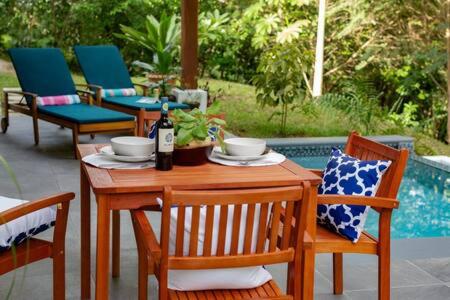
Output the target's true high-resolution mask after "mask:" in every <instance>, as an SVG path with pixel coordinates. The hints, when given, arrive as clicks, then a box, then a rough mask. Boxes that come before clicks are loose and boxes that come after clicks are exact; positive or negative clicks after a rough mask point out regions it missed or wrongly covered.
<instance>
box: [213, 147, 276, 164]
mask: <svg viewBox="0 0 450 300" xmlns="http://www.w3.org/2000/svg"><path fill="white" fill-rule="evenodd" d="M212 151H213V153H214V155H216V156H217V157H219V158H223V159H226V160H233V161H252V160H258V159H261V158H265V157H267V155H268V154H269V152H270V149H268V148H266V150H265V151H264V153H263V154H261V155H255V156H233V155H228V154H224V153H223V152H222V148H220V146H216V147H214V148H213V150H212Z"/></svg>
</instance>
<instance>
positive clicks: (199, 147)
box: [171, 102, 226, 166]
mask: <svg viewBox="0 0 450 300" xmlns="http://www.w3.org/2000/svg"><path fill="white" fill-rule="evenodd" d="M215 103H218V102H215ZM217 107H218V105H212V106H211V107H210V108H208V110H207V112H206V113H203V112H201V111H200V110H199V109H197V108H195V109H193V110H191V111H189V112H185V111H183V110H180V109H176V110H174V111H173V114H172V116H171V119H172V121H173V123H174V129H175V150H174V153H173V160H174V164H176V165H191V166H192V165H200V164H203V163H205V162H207V161H208V154H209V151H210V149H211V147H213V146H214V145H217V144H222V142H223V135H224V131H223V126H225V125H226V123H225V121H224V120H223V119H221V118H220V116H219V115H218V114H217V112H216V110H217Z"/></svg>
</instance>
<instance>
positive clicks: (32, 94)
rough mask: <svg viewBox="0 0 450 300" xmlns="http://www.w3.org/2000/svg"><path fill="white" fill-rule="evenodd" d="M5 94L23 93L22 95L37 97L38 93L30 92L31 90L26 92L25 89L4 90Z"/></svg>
mask: <svg viewBox="0 0 450 300" xmlns="http://www.w3.org/2000/svg"><path fill="white" fill-rule="evenodd" d="M4 93H5V94H16V95H22V96H30V97H33V98H37V96H38V95H37V94H34V93H30V92H24V91H4Z"/></svg>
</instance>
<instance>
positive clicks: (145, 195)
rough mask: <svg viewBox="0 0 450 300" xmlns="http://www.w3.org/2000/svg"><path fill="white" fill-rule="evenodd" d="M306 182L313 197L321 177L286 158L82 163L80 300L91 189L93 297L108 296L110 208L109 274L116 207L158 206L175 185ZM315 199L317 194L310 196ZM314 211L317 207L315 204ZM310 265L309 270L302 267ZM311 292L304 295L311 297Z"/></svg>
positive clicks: (308, 285) (309, 288) (311, 224)
mask: <svg viewBox="0 0 450 300" xmlns="http://www.w3.org/2000/svg"><path fill="white" fill-rule="evenodd" d="M103 146H105V145H94V144H84V145H78V146H77V149H78V154H79V157H81V158H82V157H85V156H87V155H90V154H93V153H96V152H98V150H99V149H100V148H101V147H103ZM305 181H308V182H310V184H311V186H312V190H313V193H314V195H315V194H316V193H317V186H318V184H319V183H320V182H321V178H320V177H319V176H317V175H316V174H314V173H312V172H310V171H308V170H306V169H304V168H302V167H301V166H299V165H297V164H295V163H294V162H292V161H290V160H286V161H284V162H283V163H281V164H279V165H274V166H265V167H229V166H223V165H219V164H215V163H206V164H204V165H201V166H189V167H188V166H174V168H173V170H171V171H166V172H162V171H157V170H156V169H154V168H151V169H143V170H107V169H99V168H96V167H92V166H90V165H87V164H85V163H83V162H82V161H81V165H80V189H81V195H80V198H81V199H80V200H81V298H82V299H89V298H90V296H91V291H90V289H91V288H90V262H91V258H90V248H91V242H90V240H91V237H90V230H91V220H90V215H91V200H90V190H91V188H92V191H93V193H94V194H95V198H96V202H97V248H96V249H97V251H96V252H97V257H96V259H97V260H96V279H95V281H96V289H95V296H96V299H108V295H109V253H110V222H111V211H112V212H113V214H112V215H113V217H112V219H113V230H112V231H113V242H112V244H113V246H112V248H113V255H112V256H113V267H112V269H113V276H114V275H115V276H118V275H119V259H118V258H119V252H118V249H119V247H120V245H119V244H120V242H119V233H120V221H119V220H120V217H119V211H120V210H129V209H136V208H140V207H142V206H148V205H151V204H156V201H155V199H156V198H157V197H162V191H163V188H164V186H171V187H173V188H175V189H190V190H193V189H233V188H261V187H275V186H293V185H299V184H301V183H302V182H305ZM312 198H313V199H314V200H315V199H316V197H315V196H314V197H312ZM313 207H314V209H315V207H316V205H313ZM307 226H308V231H309V232H310V233H311V234H312V236H311V238H312V239H314V238H315V227H316V217H315V214H314V215H311V216H310V218H309V219H308V225H307ZM304 261H305V263H307V266H306V265H305V267H304V269H305V278H304V291H303V293H304V295H310V297H311V299H312V293H313V287H314V255H313V254H312V255H307V256H306V257H305V260H304ZM306 269H308V270H306ZM310 297H309V296H305V297H304V298H307V299H309V298H310Z"/></svg>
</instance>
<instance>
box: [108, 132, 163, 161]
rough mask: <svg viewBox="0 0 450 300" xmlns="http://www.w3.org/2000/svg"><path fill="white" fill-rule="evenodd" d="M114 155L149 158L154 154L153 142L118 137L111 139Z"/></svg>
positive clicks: (145, 139) (138, 138)
mask: <svg viewBox="0 0 450 300" xmlns="http://www.w3.org/2000/svg"><path fill="white" fill-rule="evenodd" d="M111 147H112V149H113V151H114V153H115V154H117V155H124V156H150V155H152V153H153V152H155V141H154V140H150V139H148V138H144V137H136V136H120V137H116V138H112V139H111Z"/></svg>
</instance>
